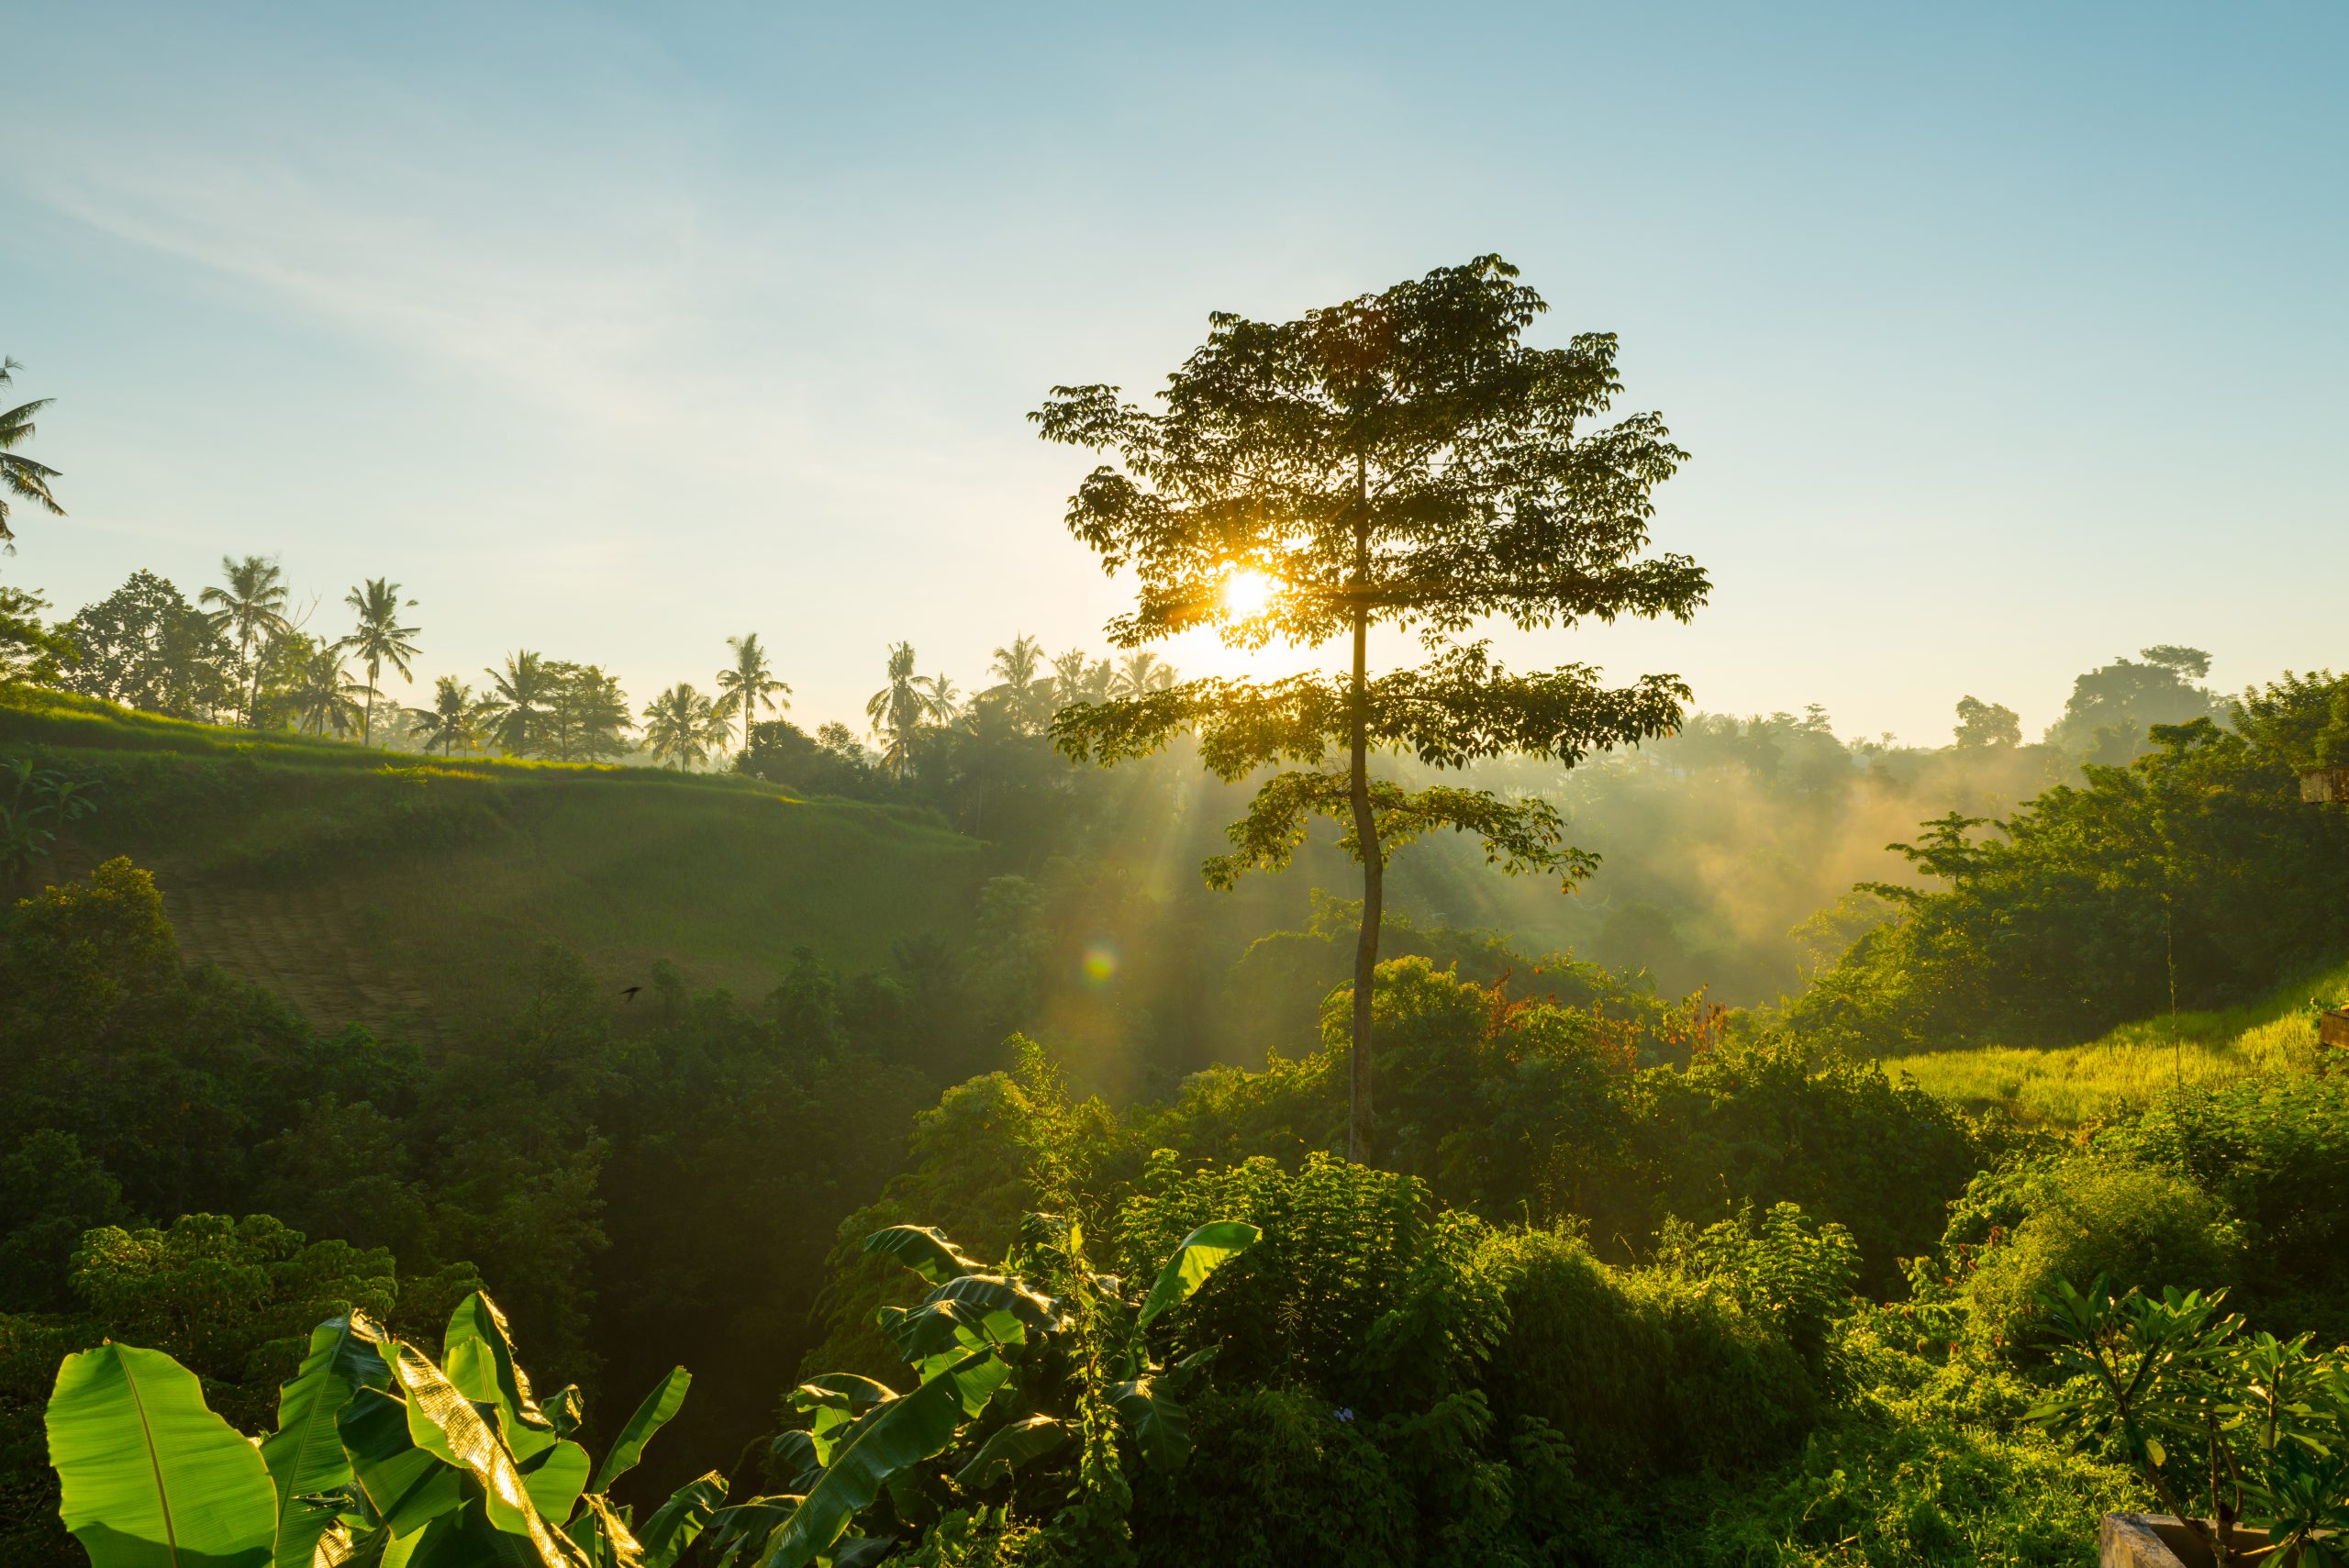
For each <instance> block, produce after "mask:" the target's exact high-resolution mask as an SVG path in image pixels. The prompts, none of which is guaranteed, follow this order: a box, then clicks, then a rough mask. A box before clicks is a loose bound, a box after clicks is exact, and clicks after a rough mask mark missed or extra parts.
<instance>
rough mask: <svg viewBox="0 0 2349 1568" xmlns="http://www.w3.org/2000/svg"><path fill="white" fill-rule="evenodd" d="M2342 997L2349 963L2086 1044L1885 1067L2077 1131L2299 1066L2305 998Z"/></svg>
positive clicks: (2303, 1060) (1982, 1104)
mask: <svg viewBox="0 0 2349 1568" xmlns="http://www.w3.org/2000/svg"><path fill="white" fill-rule="evenodd" d="M2311 996H2321V997H2322V998H2324V999H2325V1000H2326V1001H2327V1002H2328V1003H2337V1002H2338V1001H2339V999H2340V998H2341V997H2343V996H2349V963H2343V964H2341V965H2338V966H2336V967H2334V968H2332V969H2329V970H2324V971H2321V972H2319V973H2313V974H2308V975H2303V976H2301V977H2299V978H2298V979H2295V980H2292V981H2289V982H2287V983H2286V984H2283V985H2280V986H2278V987H2277V989H2276V990H2275V991H2274V992H2273V993H2271V994H2270V995H2267V996H2266V997H2264V998H2262V999H2261V1000H2259V1001H2257V1002H2254V1003H2251V1004H2248V1005H2246V1006H2240V1007H2229V1008H2224V1009H2221V1010H2218V1011H2212V1012H2190V1013H2180V1014H2178V1015H2177V1019H2176V1028H2175V1035H2173V1032H2172V1024H2171V1020H2170V1018H2168V1016H2167V1015H2166V1014H2165V1015H2163V1016H2161V1017H2158V1018H2143V1019H2140V1020H2138V1021H2137V1022H2134V1023H2128V1024H2123V1025H2121V1027H2120V1028H2118V1029H2113V1030H2112V1031H2111V1032H2110V1033H2109V1034H2106V1035H2104V1036H2102V1037H2101V1038H2100V1039H2097V1040H2089V1041H2087V1043H2086V1044H2083V1045H2072V1046H2063V1047H2058V1048H2054V1049H2052V1050H2045V1051H2028V1050H2017V1049H2014V1048H2011V1047H2006V1046H1984V1047H1977V1048H1976V1049H1973V1050H1967V1051H1927V1052H1924V1053H1922V1054H1920V1055H1916V1056H1904V1057H1901V1058H1899V1059H1898V1061H1897V1062H1887V1066H1888V1067H1890V1068H1892V1070H1894V1071H1895V1072H1899V1073H1908V1074H1909V1076H1910V1077H1912V1078H1914V1079H1915V1080H1916V1081H1917V1084H1918V1086H1919V1087H1920V1088H1923V1089H1925V1090H1927V1091H1928V1092H1930V1093H1932V1094H1934V1095H1940V1096H1942V1097H1943V1098H1944V1099H1948V1100H1954V1101H1956V1102H1957V1103H1959V1104H1961V1105H1964V1106H1967V1107H1968V1108H1970V1109H1976V1110H1979V1109H1984V1108H1987V1107H1989V1106H1999V1107H2002V1108H2004V1109H2006V1110H2008V1111H2010V1112H2012V1113H2013V1114H2014V1115H2015V1116H2016V1117H2018V1118H2021V1119H2022V1120H2024V1121H2030V1122H2036V1123H2040V1124H2043V1125H2046V1126H2051V1127H2077V1126H2079V1125H2081V1124H2083V1123H2085V1122H2089V1121H2093V1120H2096V1119H2098V1118H2103V1117H2109V1116H2112V1115H2114V1114H2116V1113H2118V1112H2121V1111H2122V1110H2124V1109H2126V1108H2128V1107H2130V1106H2142V1105H2143V1104H2145V1103H2146V1102H2147V1101H2149V1100H2151V1099H2153V1098H2154V1096H2156V1095H2160V1094H2161V1093H2163V1092H2164V1091H2165V1090H2167V1089H2169V1088H2171V1087H2173V1086H2174V1085H2176V1084H2221V1083H2226V1082H2229V1081H2231V1080H2233V1079H2237V1078H2246V1077H2253V1076H2256V1075H2258V1074H2261V1073H2281V1072H2287V1071H2291V1070H2295V1069H2299V1070H2306V1069H2307V1068H2308V1067H2309V1066H2310V1065H2311V1064H2312V1063H2313V1062H2315V1061H2316V1060H2317V1053H2318V1052H2319V1051H2321V1050H2322V1049H2323V1048H2322V1047H2321V1046H2320V1045H2319V1044H2318V1043H2317V1037H2316V1019H2315V1018H2314V1016H2313V1015H2312V1014H2311V1013H2310V1010H2309V999H2310V997H2311Z"/></svg>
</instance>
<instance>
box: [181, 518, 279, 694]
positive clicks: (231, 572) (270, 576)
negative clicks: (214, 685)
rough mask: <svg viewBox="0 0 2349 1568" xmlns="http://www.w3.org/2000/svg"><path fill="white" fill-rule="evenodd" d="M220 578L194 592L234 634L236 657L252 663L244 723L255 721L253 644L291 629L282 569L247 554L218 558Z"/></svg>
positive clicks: (257, 682) (257, 688)
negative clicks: (197, 592) (232, 557)
mask: <svg viewBox="0 0 2349 1568" xmlns="http://www.w3.org/2000/svg"><path fill="white" fill-rule="evenodd" d="M220 576H221V581H220V582H218V583H217V584H213V585H212V586H210V587H208V588H206V589H205V590H204V591H203V592H202V593H200V594H198V595H196V596H195V602H196V603H197V604H199V605H203V606H206V607H208V608H209V609H210V610H211V612H212V624H213V625H214V626H215V627H217V628H220V629H221V630H224V631H234V632H235V633H236V634H237V657H238V658H239V660H240V661H243V662H246V663H248V664H250V666H251V684H250V686H249V687H248V688H247V690H246V693H245V713H244V718H245V723H246V724H247V725H248V726H250V725H251V724H252V723H253V722H254V717H255V715H254V708H255V707H256V706H257V705H258V704H259V703H260V701H261V661H260V660H258V659H255V658H254V657H253V651H254V649H255V648H257V647H259V646H262V645H263V644H266V643H267V642H268V640H269V639H271V638H273V637H276V636H278V635H280V634H282V633H284V632H286V631H289V630H291V629H292V623H291V622H289V621H288V620H287V619H286V616H285V605H286V598H287V589H286V586H285V573H284V571H283V570H282V569H281V568H280V567H279V566H278V564H277V562H275V561H273V560H271V559H269V558H267V557H265V556H259V555H248V556H246V557H245V558H244V559H243V560H242V561H233V560H231V559H229V558H228V556H225V555H224V556H222V557H221V558H220Z"/></svg>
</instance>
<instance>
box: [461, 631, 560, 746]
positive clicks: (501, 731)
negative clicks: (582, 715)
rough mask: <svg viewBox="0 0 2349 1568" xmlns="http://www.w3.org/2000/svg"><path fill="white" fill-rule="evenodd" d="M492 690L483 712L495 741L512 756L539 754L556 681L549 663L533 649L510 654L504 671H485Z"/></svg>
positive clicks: (484, 696)
mask: <svg viewBox="0 0 2349 1568" xmlns="http://www.w3.org/2000/svg"><path fill="white" fill-rule="evenodd" d="M482 673H483V674H484V675H487V676H488V677H489V689H488V690H487V691H486V692H484V693H483V694H482V700H481V707H480V710H479V711H480V714H481V719H482V722H483V723H484V725H486V726H487V727H488V728H487V739H488V740H489V741H490V742H491V744H493V745H495V747H496V748H497V749H498V750H499V751H503V752H505V753H506V754H507V756H509V757H529V756H532V755H535V754H536V753H537V752H538V751H539V748H540V741H541V740H542V737H543V732H544V730H545V728H546V724H547V709H548V706H549V704H550V703H551V702H552V700H553V698H554V695H555V693H554V687H555V684H556V683H555V682H554V681H553V680H552V679H551V677H550V676H549V674H548V673H547V662H546V660H545V659H543V658H541V657H540V655H538V654H536V653H533V652H531V651H529V649H523V650H520V651H517V652H513V653H509V654H507V656H506V668H505V669H504V670H503V671H498V670H484V671H483V672H482Z"/></svg>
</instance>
